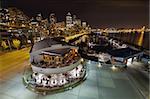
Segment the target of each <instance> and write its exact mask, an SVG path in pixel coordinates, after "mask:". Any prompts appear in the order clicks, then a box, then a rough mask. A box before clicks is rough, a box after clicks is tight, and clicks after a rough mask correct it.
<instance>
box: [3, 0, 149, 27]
mask: <svg viewBox="0 0 150 99" xmlns="http://www.w3.org/2000/svg"><path fill="white" fill-rule="evenodd" d="M1 3H2V7H17V8H19V9H21V10H22V11H23V12H24V13H25V14H26V15H28V16H29V17H32V16H36V14H37V13H42V15H43V17H45V18H46V17H48V16H49V14H50V13H55V14H56V16H57V19H58V21H63V20H65V15H66V14H67V12H68V11H69V12H71V14H75V15H77V17H78V18H80V19H81V20H83V21H87V22H88V24H90V25H91V26H92V27H99V28H107V27H108V28H110V27H115V28H141V27H142V26H143V25H145V26H147V27H148V24H149V23H148V22H149V11H148V10H149V0H2V2H1Z"/></svg>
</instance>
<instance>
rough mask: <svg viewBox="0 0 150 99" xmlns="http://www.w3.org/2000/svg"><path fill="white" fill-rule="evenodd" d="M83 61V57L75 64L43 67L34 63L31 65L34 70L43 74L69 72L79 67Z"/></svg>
mask: <svg viewBox="0 0 150 99" xmlns="http://www.w3.org/2000/svg"><path fill="white" fill-rule="evenodd" d="M81 62H82V59H80V60H78V61H77V62H76V63H74V64H70V65H68V66H64V67H57V68H42V67H37V66H34V65H31V67H32V70H33V71H34V72H38V73H42V74H46V75H49V74H53V73H64V72H67V71H69V70H71V69H73V68H75V67H77V66H78V65H80V64H81Z"/></svg>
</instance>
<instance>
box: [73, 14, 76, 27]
mask: <svg viewBox="0 0 150 99" xmlns="http://www.w3.org/2000/svg"><path fill="white" fill-rule="evenodd" d="M75 24H77V17H76V15H73V25H75Z"/></svg>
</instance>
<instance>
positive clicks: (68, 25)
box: [66, 12, 73, 28]
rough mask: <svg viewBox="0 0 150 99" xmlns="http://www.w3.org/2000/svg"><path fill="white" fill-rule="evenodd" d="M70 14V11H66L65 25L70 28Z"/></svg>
mask: <svg viewBox="0 0 150 99" xmlns="http://www.w3.org/2000/svg"><path fill="white" fill-rule="evenodd" d="M72 25H73V24H72V16H71V13H70V12H68V14H67V16H66V27H67V28H71V27H72Z"/></svg>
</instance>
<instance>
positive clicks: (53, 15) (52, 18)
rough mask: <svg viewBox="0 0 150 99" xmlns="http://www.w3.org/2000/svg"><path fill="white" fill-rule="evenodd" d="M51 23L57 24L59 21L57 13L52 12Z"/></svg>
mask: <svg viewBox="0 0 150 99" xmlns="http://www.w3.org/2000/svg"><path fill="white" fill-rule="evenodd" d="M49 21H50V24H55V23H56V22H57V19H56V15H55V13H51V14H50V16H49Z"/></svg>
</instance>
